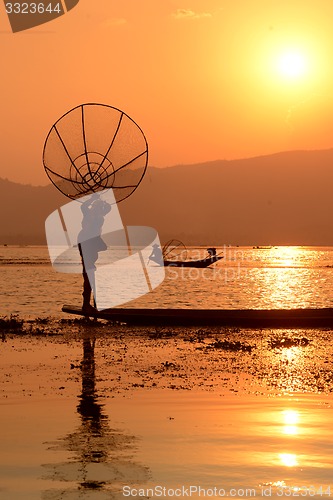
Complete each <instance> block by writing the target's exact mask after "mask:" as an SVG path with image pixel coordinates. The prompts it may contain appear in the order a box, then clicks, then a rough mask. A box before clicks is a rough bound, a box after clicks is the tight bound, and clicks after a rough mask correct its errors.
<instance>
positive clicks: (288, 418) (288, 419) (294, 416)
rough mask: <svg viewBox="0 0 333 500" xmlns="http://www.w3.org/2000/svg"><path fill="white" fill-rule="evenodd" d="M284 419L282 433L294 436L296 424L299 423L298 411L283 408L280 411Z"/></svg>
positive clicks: (296, 429) (296, 432)
mask: <svg viewBox="0 0 333 500" xmlns="http://www.w3.org/2000/svg"><path fill="white" fill-rule="evenodd" d="M282 414H283V419H284V424H285V425H284V427H283V433H284V434H287V435H288V436H296V434H298V432H299V429H298V426H297V424H298V423H299V413H298V412H297V411H295V410H284V411H283V412H282Z"/></svg>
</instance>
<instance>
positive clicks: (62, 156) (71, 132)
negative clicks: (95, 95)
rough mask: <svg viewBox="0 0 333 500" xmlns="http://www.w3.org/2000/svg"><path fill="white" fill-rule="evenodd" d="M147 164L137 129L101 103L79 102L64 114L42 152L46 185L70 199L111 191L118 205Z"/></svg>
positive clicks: (120, 113)
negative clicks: (52, 186) (53, 187)
mask: <svg viewBox="0 0 333 500" xmlns="http://www.w3.org/2000/svg"><path fill="white" fill-rule="evenodd" d="M147 162H148V144H147V141H146V138H145V135H144V133H143V131H142V130H141V128H140V127H139V126H138V125H137V124H136V123H135V122H134V121H133V120H132V119H131V118H130V117H129V116H128V115H127V114H126V113H124V112H123V111H121V110H119V109H117V108H114V107H112V106H107V105H105V104H82V105H80V106H77V107H76V108H73V109H72V110H70V111H68V112H67V113H66V114H64V115H63V116H62V117H61V118H60V119H59V120H58V121H57V122H56V123H55V124H54V125H53V126H52V128H51V130H50V132H49V134H48V136H47V138H46V141H45V145H44V152H43V163H44V168H45V171H46V173H47V175H48V176H49V178H50V180H51V182H52V183H53V184H54V185H55V186H56V187H57V188H58V189H59V191H61V192H62V193H63V194H64V195H65V196H68V197H69V198H72V199H76V198H80V197H81V196H84V195H87V194H91V193H96V192H98V191H102V190H104V189H108V188H112V190H113V193H114V196H115V200H116V202H120V201H122V200H124V199H125V198H128V197H129V196H130V195H131V194H132V193H133V191H135V189H136V188H137V187H138V185H139V184H140V182H141V180H142V178H143V176H144V174H145V171H146V168H147Z"/></svg>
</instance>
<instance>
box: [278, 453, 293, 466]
mask: <svg viewBox="0 0 333 500" xmlns="http://www.w3.org/2000/svg"><path fill="white" fill-rule="evenodd" d="M279 458H280V461H281V463H282V465H285V466H286V467H296V466H297V465H298V462H297V457H296V455H294V454H293V453H280V454H279Z"/></svg>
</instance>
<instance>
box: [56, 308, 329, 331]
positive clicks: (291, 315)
mask: <svg viewBox="0 0 333 500" xmlns="http://www.w3.org/2000/svg"><path fill="white" fill-rule="evenodd" d="M62 310H63V312H65V313H69V314H76V315H79V316H86V317H87V316H89V317H92V318H100V319H106V320H110V321H114V322H121V323H127V324H131V325H160V326H165V325H175V326H176V325H179V326H181V325H183V326H185V325H187V326H196V325H203V326H209V325H215V326H238V327H243V328H296V327H299V328H315V327H321V328H323V327H325V328H333V309H328V308H327V309H271V310H269V309H235V310H233V309H228V310H225V309H123V308H122V309H121V308H119V309H118V308H115V309H105V310H103V311H97V310H96V312H95V311H93V312H91V313H89V314H87V313H85V312H84V311H83V310H82V309H81V308H80V307H77V306H71V305H65V306H63V308H62Z"/></svg>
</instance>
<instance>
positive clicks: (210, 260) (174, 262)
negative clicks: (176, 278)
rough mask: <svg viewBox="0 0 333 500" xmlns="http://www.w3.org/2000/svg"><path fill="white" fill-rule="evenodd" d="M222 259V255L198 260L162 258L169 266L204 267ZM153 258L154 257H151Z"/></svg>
mask: <svg viewBox="0 0 333 500" xmlns="http://www.w3.org/2000/svg"><path fill="white" fill-rule="evenodd" d="M221 259H223V255H212V257H206V258H205V259H200V260H164V265H165V266H170V267H199V268H205V267H208V266H210V265H211V264H215V262H218V261H219V260H221ZM151 260H154V259H151Z"/></svg>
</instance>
